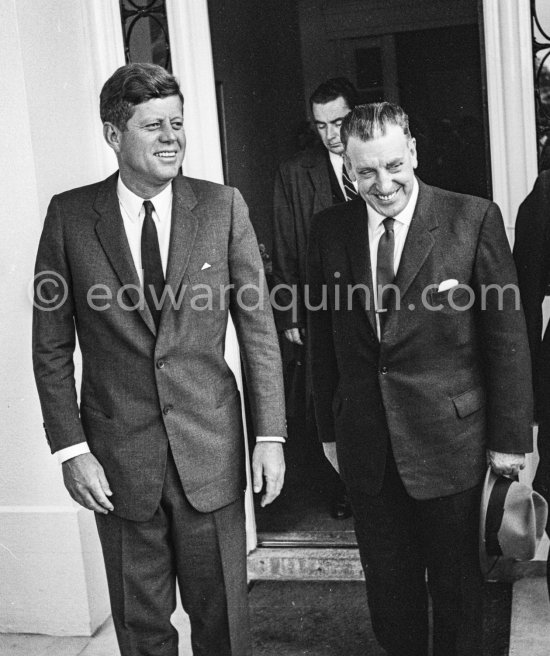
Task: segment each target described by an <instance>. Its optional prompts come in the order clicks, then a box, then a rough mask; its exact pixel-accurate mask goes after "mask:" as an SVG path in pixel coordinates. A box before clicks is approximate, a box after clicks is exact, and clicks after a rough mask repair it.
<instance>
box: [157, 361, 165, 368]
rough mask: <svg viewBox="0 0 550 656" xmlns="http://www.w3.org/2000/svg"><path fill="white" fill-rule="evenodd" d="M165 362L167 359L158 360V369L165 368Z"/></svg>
mask: <svg viewBox="0 0 550 656" xmlns="http://www.w3.org/2000/svg"><path fill="white" fill-rule="evenodd" d="M165 364H166V361H165V360H158V361H157V369H164V365H165Z"/></svg>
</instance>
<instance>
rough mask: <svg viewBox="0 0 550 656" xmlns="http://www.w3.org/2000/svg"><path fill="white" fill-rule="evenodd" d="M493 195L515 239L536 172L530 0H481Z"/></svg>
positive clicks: (508, 229) (509, 236) (511, 235)
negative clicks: (524, 201)
mask: <svg viewBox="0 0 550 656" xmlns="http://www.w3.org/2000/svg"><path fill="white" fill-rule="evenodd" d="M483 16H484V21H483V22H484V33H485V53H486V55H485V56H486V67H487V101H488V113H489V134H490V143H491V167H492V182H493V199H494V200H495V202H496V203H498V205H499V206H500V209H501V210H502V214H503V216H504V223H505V225H506V228H507V231H508V238H509V239H510V242H513V234H514V225H515V221H516V214H517V211H518V208H519V205H520V203H521V202H522V201H523V199H524V198H525V197H526V196H527V194H528V193H529V192H530V191H531V189H532V187H533V183H534V181H535V179H536V177H537V140H536V124H535V95H534V82H533V61H532V57H533V55H532V48H531V12H530V6H529V0H483Z"/></svg>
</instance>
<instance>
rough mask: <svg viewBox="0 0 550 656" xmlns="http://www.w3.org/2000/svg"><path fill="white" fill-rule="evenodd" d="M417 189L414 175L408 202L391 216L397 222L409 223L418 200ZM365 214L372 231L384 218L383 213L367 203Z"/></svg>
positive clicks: (408, 224)
mask: <svg viewBox="0 0 550 656" xmlns="http://www.w3.org/2000/svg"><path fill="white" fill-rule="evenodd" d="M418 191H419V187H418V180H417V179H416V176H415V178H414V182H413V191H412V194H411V197H410V198H409V202H408V203H407V204H406V205H405V208H404V209H403V210H402V211H401V212H399V214H397V215H396V216H394V217H393V218H394V219H395V220H396V221H399V223H403V224H404V225H407V226H410V225H411V221H412V218H413V214H414V210H415V209H416V203H417V201H418ZM367 215H368V217H369V228H370V229H371V230H372V231H373V232H374V230H376V229H377V228H378V227H379V226H380V225H381V224H382V223H383V221H384V219H385V218H386V217H385V216H384V215H383V214H380V213H379V212H377V211H376V210H375V209H373V208H372V207H371V206H370V205H368V204H367Z"/></svg>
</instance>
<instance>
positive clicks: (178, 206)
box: [161, 176, 199, 321]
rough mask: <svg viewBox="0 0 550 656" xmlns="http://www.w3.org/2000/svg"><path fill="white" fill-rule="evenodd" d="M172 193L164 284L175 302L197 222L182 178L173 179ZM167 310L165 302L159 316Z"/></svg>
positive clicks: (192, 195)
mask: <svg viewBox="0 0 550 656" xmlns="http://www.w3.org/2000/svg"><path fill="white" fill-rule="evenodd" d="M172 190H173V194H174V195H173V199H172V227H171V231H170V251H169V254H168V268H167V272H166V284H167V285H168V286H169V287H170V289H171V291H172V293H173V294H174V298H177V294H178V290H179V288H180V285H181V281H182V279H183V276H184V274H185V271H186V270H187V266H188V264H189V258H190V256H191V252H192V250H193V245H194V243H195V238H196V236H197V231H198V228H199V221H198V219H197V217H196V216H195V214H194V213H193V208H194V207H195V206H196V205H197V198H196V196H195V193H194V191H193V189H192V187H191V185H190V184H189V181H188V180H187V179H186V178H184V177H182V176H178V177H177V178H174V180H173V182H172ZM168 299H169V297H168ZM170 306H171V303H169V302H166V303H165V304H164V307H163V315H164V313H165V312H167V311H168V309H169V308H170ZM161 321H162V319H161Z"/></svg>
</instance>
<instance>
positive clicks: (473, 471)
mask: <svg viewBox="0 0 550 656" xmlns="http://www.w3.org/2000/svg"><path fill="white" fill-rule="evenodd" d="M342 142H343V143H344V145H345V157H346V161H347V164H348V169H349V171H350V173H351V175H352V176H353V178H354V179H355V180H357V182H358V187H359V193H360V196H361V197H360V198H358V199H357V200H356V201H353V202H351V203H346V204H344V205H338V206H335V207H332V208H328V209H326V210H324V211H323V212H321V214H319V215H317V216H316V217H315V218H314V221H313V224H312V227H311V232H310V238H309V249H308V271H307V273H308V277H307V284H308V286H309V292H310V299H311V307H312V308H319V309H316V310H314V309H312V310H311V311H309V312H308V319H309V320H308V329H309V333H308V336H309V348H310V361H311V368H312V384H313V397H314V402H315V413H316V416H317V425H318V426H319V431H320V437H321V439H322V441H323V442H324V445H323V446H324V449H325V452H326V454H327V457H328V458H329V459H330V460H331V462H333V463H334V466H335V467H336V468H339V470H340V473H341V474H342V478H343V479H344V481H345V483H346V486H347V489H348V491H349V494H350V498H351V504H352V508H353V515H354V519H355V530H356V535H357V542H358V545H359V551H360V554H361V561H362V564H363V568H364V570H365V580H366V585H367V594H368V602H369V607H370V611H371V620H372V624H373V628H374V631H375V634H376V637H377V639H378V641H379V642H380V644H381V645H382V647H384V649H386V651H387V652H388V654H389V655H390V656H428V590H429V592H430V596H431V599H432V608H433V654H434V656H481V655H482V654H483V646H482V589H483V588H482V576H481V570H480V565H479V550H478V544H479V541H478V536H479V505H480V497H481V483H482V480H483V478H484V475H485V473H486V470H487V463H488V462H490V464H491V466H492V468H493V470H494V471H495V473H497V474H508V475H515V474H517V473H518V470H519V469H521V468H522V467H523V466H524V460H525V456H524V454H525V452H527V451H530V450H531V441H532V440H531V429H530V418H531V411H532V395H531V390H530V386H529V385H528V384H527V385H526V381H529V379H530V375H531V373H530V371H531V369H530V363H529V349H528V343H527V333H526V329H525V320H524V317H523V312H522V310H521V306H520V303H519V299H518V295H517V293H516V292H517V287H516V285H517V277H516V272H515V267H514V262H513V259H512V254H511V252H510V247H509V244H508V240H507V238H506V233H505V230H504V223H503V220H502V216H501V213H500V210H499V209H498V207H497V206H496V205H495V204H494V203H492V202H490V201H488V200H485V199H482V198H477V197H475V196H466V195H464V194H457V193H452V192H449V191H444V190H443V189H438V188H436V187H431V186H429V185H426V184H424V183H422V182H421V181H420V180H419V179H418V178H417V177H416V176H415V173H414V170H415V168H416V166H417V154H416V143H415V140H414V138H413V137H412V135H411V133H410V130H409V125H408V117H407V115H406V114H405V112H404V111H403V110H402V109H401V107H399V106H397V105H393V104H391V103H375V104H370V105H358V106H357V107H355V109H354V110H353V111H352V112H351V113H350V114H349V115H348V116H347V117H346V119H345V120H344V123H343V125H342ZM426 574H427V578H426Z"/></svg>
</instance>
